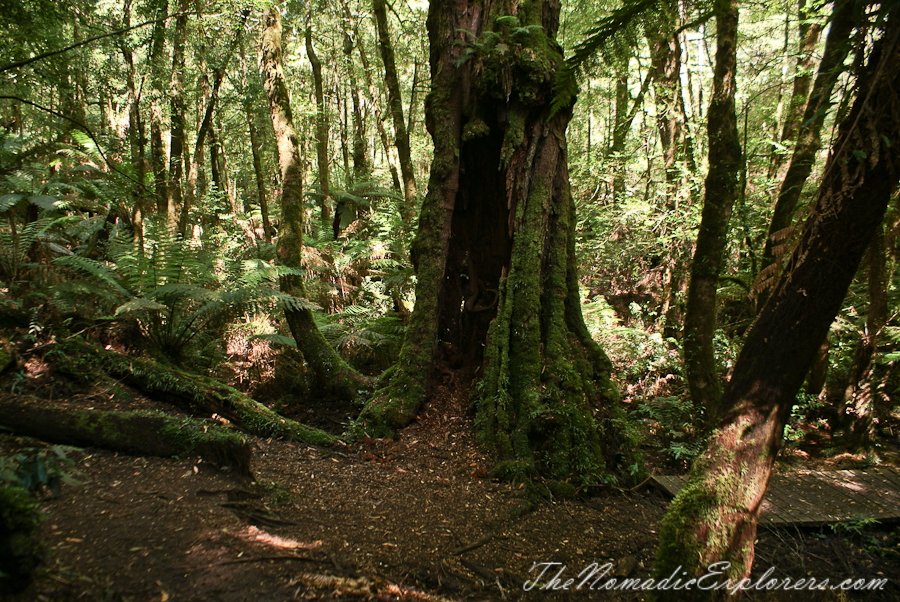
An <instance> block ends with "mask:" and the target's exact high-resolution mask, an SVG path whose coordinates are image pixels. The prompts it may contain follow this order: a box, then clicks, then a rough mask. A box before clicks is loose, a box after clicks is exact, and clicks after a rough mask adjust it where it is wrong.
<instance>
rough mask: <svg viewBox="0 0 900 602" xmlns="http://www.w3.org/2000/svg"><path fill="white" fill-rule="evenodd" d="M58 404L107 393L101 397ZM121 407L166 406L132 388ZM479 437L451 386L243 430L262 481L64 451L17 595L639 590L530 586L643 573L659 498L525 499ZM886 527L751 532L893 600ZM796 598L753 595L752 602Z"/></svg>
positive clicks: (580, 594) (504, 595)
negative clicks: (283, 436) (290, 428)
mask: <svg viewBox="0 0 900 602" xmlns="http://www.w3.org/2000/svg"><path fill="white" fill-rule="evenodd" d="M0 385H2V386H6V387H7V388H8V386H9V385H8V383H0ZM69 401H70V402H71V403H74V404H77V405H83V406H85V407H95V406H103V405H104V404H106V405H109V404H112V403H114V402H113V401H111V400H109V399H103V398H101V397H99V396H98V395H97V394H96V392H95V393H94V394H90V395H89V394H82V395H80V396H77V395H76V396H73V397H72V398H71V399H70V400H69ZM129 403H132V404H133V403H145V405H147V407H153V408H157V409H166V408H165V404H162V403H160V402H158V401H157V402H151V401H149V400H146V399H143V398H141V397H140V396H137V395H136V396H135V397H134V399H132V400H130V402H129ZM168 410H171V408H168ZM347 411H349V408H345V407H340V408H337V407H334V406H331V407H330V408H316V407H308V408H306V410H304V411H303V412H302V413H303V414H307V415H309V416H312V415H315V414H316V413H317V412H319V416H320V417H323V418H322V420H320V426H327V424H326V423H329V422H330V423H332V424H331V429H330V430H332V431H334V432H340V431H341V429H342V428H343V425H342V424H341V423H342V419H341V415H342V414H343V413H346V412H347ZM296 417H297V418H299V419H301V420H302V419H304V418H303V416H302V415H297V416H296ZM472 431H473V427H472V422H471V417H470V415H469V411H468V404H467V402H466V401H465V400H463V399H458V398H453V397H452V396H451V395H449V393H446V392H445V395H443V396H440V397H439V398H438V399H437V400H435V401H434V402H433V403H432V404H431V406H430V407H429V408H428V409H427V410H426V411H425V413H424V414H423V415H422V416H421V417H420V418H419V420H418V421H416V422H415V423H413V425H411V426H410V427H408V428H407V429H405V430H404V431H403V432H402V433H401V434H400V435H399V437H398V438H397V439H394V440H371V439H365V440H362V441H360V442H357V443H353V444H349V445H344V446H340V447H338V448H336V449H319V448H314V447H310V446H307V445H298V444H295V443H291V442H286V441H279V440H262V439H252V442H253V443H252V445H253V448H254V454H253V464H252V469H253V473H254V475H255V481H250V480H249V479H243V478H240V477H237V476H236V475H234V474H231V473H228V472H222V471H219V470H217V469H215V468H213V467H212V466H211V465H209V464H206V463H203V462H199V461H197V460H196V459H162V458H138V457H130V456H125V455H120V454H115V453H112V452H106V451H97V450H83V451H80V452H73V458H74V459H76V463H77V469H78V471H79V474H78V475H77V478H78V479H79V480H80V482H81V484H80V485H78V486H65V487H64V489H63V492H62V496H61V497H60V498H59V499H45V500H43V501H42V503H41V508H42V510H43V511H44V512H45V514H46V520H45V522H44V524H43V527H42V534H41V537H42V540H43V541H44V542H45V543H46V544H47V546H48V548H49V550H50V551H51V554H50V556H49V560H48V562H47V563H46V565H45V568H44V570H42V572H41V573H40V575H39V577H38V578H37V579H36V581H35V582H34V583H33V584H32V585H31V586H30V587H29V589H28V590H26V592H24V593H23V594H20V595H18V596H16V597H14V598H12V600H13V601H14V602H25V601H26V600H28V601H31V600H47V601H56V600H59V601H64V600H65V601H68V600H72V601H74V600H122V601H129V600H132V601H135V602H137V601H141V602H143V601H151V600H152V601H162V602H165V601H170V600H171V601H181V600H186V601H194V600H196V601H201V600H209V601H221V602H230V601H243V600H254V601H256V602H263V601H268V600H272V601H275V600H279V601H280V600H304V599H329V600H333V599H338V600H351V599H352V600H359V599H375V600H443V599H446V600H532V599H533V600H543V599H559V600H563V599H566V600H568V599H598V600H600V599H602V600H610V599H618V600H642V599H644V594H642V593H640V592H622V591H618V592H606V591H591V590H590V589H589V588H587V587H585V588H583V589H582V590H579V591H558V592H551V591H543V590H541V589H540V588H539V587H538V588H533V589H531V591H525V586H526V585H527V584H528V582H529V580H531V579H534V578H535V577H536V576H537V574H538V572H539V570H540V569H534V566H535V563H544V562H557V563H561V565H564V566H565V567H566V577H576V576H577V574H578V573H580V572H581V571H582V570H584V569H585V568H586V567H588V566H590V565H591V563H595V562H596V563H598V565H601V566H602V565H604V564H605V563H607V562H609V563H611V569H610V572H609V574H608V577H616V578H619V579H621V578H623V577H628V578H637V579H645V578H647V577H649V574H650V571H651V569H652V564H653V558H654V554H655V552H656V542H657V531H658V524H659V521H660V519H661V518H662V516H663V514H664V513H665V511H666V508H667V504H668V502H667V501H666V500H665V499H664V498H663V497H662V496H661V495H660V494H658V493H656V492H655V491H651V490H650V489H649V488H644V489H640V490H638V491H622V490H616V489H613V488H608V489H604V488H600V489H592V490H591V491H592V493H594V494H595V495H594V496H592V497H585V498H581V499H577V500H563V499H553V500H543V501H540V502H538V503H536V504H535V503H533V502H531V501H529V500H528V499H527V498H526V497H525V496H524V491H523V489H520V488H519V487H518V486H515V485H512V484H509V483H503V482H497V481H494V480H492V479H490V478H488V469H489V467H490V461H489V458H488V457H486V456H484V455H482V454H481V453H480V452H479V451H478V449H477V448H476V446H475V443H474V439H473V435H472ZM23 445H33V441H29V440H24V439H20V438H15V437H10V436H3V437H2V438H0V453H3V454H5V453H8V452H11V451H14V450H16V449H17V448H20V447H21V446H23ZM897 538H898V535H897V534H896V533H895V532H894V531H892V530H891V529H890V528H889V527H881V526H872V525H864V524H855V525H848V526H845V527H842V528H838V529H837V530H834V529H831V528H824V529H823V528H820V529H816V530H806V531H803V530H796V529H779V530H773V531H768V530H762V531H760V534H759V541H758V544H757V562H756V570H755V575H761V574H763V573H764V572H765V571H766V570H767V569H768V568H769V567H774V568H775V573H774V576H776V577H782V578H783V577H790V578H792V579H799V578H806V577H815V578H816V579H817V580H821V579H824V578H828V579H829V580H831V581H832V582H835V581H836V580H837V581H840V580H842V579H844V578H854V579H855V578H866V579H869V578H873V577H885V578H888V579H889V580H890V581H889V583H888V585H887V586H886V588H885V589H884V590H883V591H882V592H865V593H858V594H857V593H851V595H850V596H849V598H841V597H840V596H838V595H836V594H834V593H833V592H815V593H810V592H803V596H804V598H803V599H810V600H840V599H859V600H896V599H900V562H898V558H897V556H896V554H897V546H898V542H897ZM533 569H534V570H533ZM796 596H797V594H796V593H785V592H783V591H781V592H755V591H754V592H749V593H748V596H747V598H746V599H750V600H782V599H784V600H787V599H794V598H796Z"/></svg>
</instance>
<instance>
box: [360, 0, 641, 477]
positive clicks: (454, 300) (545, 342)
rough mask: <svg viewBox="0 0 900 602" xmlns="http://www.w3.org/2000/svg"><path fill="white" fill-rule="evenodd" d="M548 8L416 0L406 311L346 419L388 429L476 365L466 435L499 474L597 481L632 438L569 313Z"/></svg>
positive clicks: (565, 190) (563, 180) (563, 159)
mask: <svg viewBox="0 0 900 602" xmlns="http://www.w3.org/2000/svg"><path fill="white" fill-rule="evenodd" d="M559 8H560V6H559V4H558V3H557V2H551V1H546V2H541V1H538V0H533V1H527V2H526V1H523V2H519V3H513V4H509V3H505V2H499V1H492V0H485V1H476V0H456V1H450V0H442V1H434V2H431V3H430V5H429V15H428V30H429V39H430V45H431V72H432V86H431V93H430V94H429V96H428V98H427V100H426V120H427V124H428V128H429V131H430V133H431V136H432V139H433V140H434V144H435V154H434V160H433V162H432V165H431V174H430V181H429V188H428V194H427V196H426V198H425V200H424V203H423V206H422V212H421V216H420V221H419V230H418V233H417V236H416V240H415V242H414V245H413V249H412V257H413V262H414V265H415V267H416V274H417V286H416V307H415V310H414V312H413V315H412V316H411V318H410V324H409V329H408V331H407V337H406V341H405V343H404V346H403V349H402V351H401V354H400V359H399V361H398V363H397V365H396V366H394V367H393V368H392V369H391V370H390V371H389V373H387V374H386V376H385V377H384V378H383V380H382V382H381V388H380V389H379V390H378V391H377V392H376V395H375V397H374V399H373V400H372V401H371V402H370V403H369V405H368V406H367V407H366V408H365V410H364V411H363V414H362V415H361V417H360V420H359V422H358V428H359V429H360V430H361V431H365V432H368V433H371V434H377V435H384V434H386V433H390V432H391V431H392V430H393V429H396V428H399V427H402V426H403V425H405V424H407V423H409V422H410V421H411V420H412V419H413V418H414V417H415V415H416V413H417V412H418V411H419V408H420V407H421V405H422V403H423V402H424V401H425V400H426V399H427V397H428V396H429V394H431V393H432V392H433V391H434V390H435V388H436V387H438V386H440V385H441V384H449V383H455V384H459V383H460V382H471V380H472V376H473V375H474V377H475V378H476V379H478V378H480V381H481V382H480V384H479V385H478V389H477V391H476V392H475V393H476V394H475V397H476V399H477V410H476V412H477V415H476V422H477V428H478V436H479V440H480V441H481V442H482V443H483V444H484V445H485V446H487V447H489V448H491V449H493V450H494V451H495V452H496V453H497V455H498V456H499V458H500V460H501V464H500V465H498V469H499V470H498V472H502V473H504V474H505V475H506V476H514V477H518V476H524V475H527V474H529V473H531V472H532V471H533V470H535V469H537V470H538V471H540V472H542V473H543V474H545V475H548V476H551V477H553V478H560V479H568V478H572V479H574V480H576V481H596V480H600V479H604V478H607V477H608V476H609V472H608V470H607V469H608V468H610V466H609V464H608V461H609V460H612V459H614V458H615V459H617V461H619V462H621V461H622V459H623V458H622V457H621V456H618V457H617V454H619V452H620V451H624V454H626V455H627V454H629V453H631V451H632V450H634V449H635V446H630V445H628V444H627V443H624V442H623V438H622V436H623V433H622V425H623V423H624V421H623V420H618V418H621V414H620V411H621V410H620V408H619V406H618V395H617V392H616V391H615V390H614V388H613V386H612V384H611V383H610V369H611V364H610V362H609V360H608V358H607V357H606V355H605V354H604V353H603V351H602V350H601V349H600V347H599V346H598V345H597V344H596V343H595V342H594V341H593V340H592V339H591V337H590V335H589V333H588V331H587V328H586V327H585V324H584V320H583V317H582V314H581V305H580V300H579V292H578V273H577V266H576V261H575V240H574V239H575V237H574V230H575V207H574V203H573V200H572V197H571V194H570V190H569V174H568V167H567V156H566V139H565V136H566V126H567V124H568V121H569V119H570V116H571V108H570V107H563V108H562V110H560V111H557V112H555V113H553V112H552V111H551V102H552V99H553V90H552V88H553V81H554V77H555V74H556V72H557V69H558V68H559V67H560V65H561V64H562V50H561V48H560V46H559V45H558V44H557V42H556V33H557V28H558V24H559ZM510 10H512V14H509V11H510ZM601 432H602V435H601ZM628 462H629V463H630V464H633V461H632V460H628Z"/></svg>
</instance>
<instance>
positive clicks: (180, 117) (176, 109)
mask: <svg viewBox="0 0 900 602" xmlns="http://www.w3.org/2000/svg"><path fill="white" fill-rule="evenodd" d="M187 2H188V0H182V1H181V3H180V4H179V9H180V10H182V11H187V10H188V9H189V8H190V7H189V6H188V3H187ZM187 19H188V18H187V15H185V14H182V15H179V16H178V17H176V18H175V33H174V35H173V37H172V80H171V87H170V88H169V91H170V95H171V98H170V108H171V115H170V120H171V130H170V132H169V186H168V194H167V197H166V201H167V203H166V216H167V220H168V223H169V224H171V225H172V226H173V227H175V226H176V225H177V218H176V212H177V211H178V210H179V209H180V208H181V205H182V203H183V195H182V178H183V174H184V135H185V131H184V127H185V124H184V122H185V110H186V102H185V99H184V70H185V61H184V46H185V40H186V38H187Z"/></svg>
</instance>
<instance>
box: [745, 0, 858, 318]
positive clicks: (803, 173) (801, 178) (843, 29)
mask: <svg viewBox="0 0 900 602" xmlns="http://www.w3.org/2000/svg"><path fill="white" fill-rule="evenodd" d="M853 11H854V3H853V2H852V1H851V0H837V1H836V2H835V3H834V9H833V14H832V19H831V28H830V29H829V31H828V37H827V38H826V41H825V54H824V55H823V56H822V61H821V62H820V63H819V69H818V72H817V73H816V79H815V82H814V83H813V88H812V92H811V93H810V95H809V99H808V100H807V102H806V109H805V110H804V111H803V119H802V121H801V125H800V128H799V132H798V134H797V142H796V144H795V145H794V152H793V155H792V156H791V162H790V164H789V166H788V168H787V171H786V172H785V174H784V179H783V180H782V181H781V187H780V189H779V192H778V200H777V201H776V203H775V210H774V212H773V214H772V221H771V223H770V224H769V232H768V234H767V236H766V246H765V248H764V249H763V256H762V263H761V265H760V271H759V275H758V277H757V282H756V283H755V285H754V289H756V290H758V291H760V293H761V294H760V303H759V307H760V308H762V306H763V305H764V303H765V299H766V297H767V295H768V291H767V290H766V289H767V288H768V285H769V284H771V283H774V282H775V279H776V278H777V276H778V271H779V265H778V263H777V262H776V260H777V258H778V256H780V255H784V254H785V251H784V247H785V245H784V244H783V243H784V242H785V241H786V240H787V239H788V238H789V236H788V234H789V232H788V229H789V228H790V227H791V223H792V222H793V219H794V213H795V212H796V210H797V204H798V202H799V201H800V193H801V192H803V185H804V184H805V183H806V180H807V178H809V174H810V173H811V172H812V168H813V164H814V163H815V160H816V152H817V151H818V150H819V147H820V146H821V144H822V141H821V138H820V134H821V130H822V125H823V124H824V122H825V116H826V115H827V110H826V107H827V106H828V105H829V103H830V101H831V92H832V90H833V89H834V85H835V83H837V80H838V77H839V76H840V74H841V72H842V67H843V64H844V59H845V58H846V57H847V53H848V51H849V49H850V48H849V43H848V42H849V38H850V34H851V32H852V31H853V28H854V23H855V19H854V12H853ZM791 102H792V103H793V99H792V101H791ZM779 246H780V247H781V250H780V252H779V249H778V247H779Z"/></svg>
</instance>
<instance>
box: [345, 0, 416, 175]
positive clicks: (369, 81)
mask: <svg viewBox="0 0 900 602" xmlns="http://www.w3.org/2000/svg"><path fill="white" fill-rule="evenodd" d="M342 6H343V8H344V14H345V16H347V18H348V19H349V15H350V9H349V7H348V6H347V3H346V1H343V2H342ZM353 31H354V36H355V38H356V48H357V50H358V51H359V60H360V62H361V63H362V66H363V73H365V77H366V87H367V88H368V90H369V102H370V103H371V105H372V107H373V109H374V112H375V127H376V129H377V130H378V138H379V139H380V140H381V147H382V149H383V150H384V156H385V160H386V161H387V164H388V169H389V171H390V172H391V182H393V184H394V188H395V189H396V190H397V191H400V192H402V191H403V185H402V184H401V183H400V176H399V175H398V174H397V167H396V166H395V165H394V161H393V159H392V158H391V151H390V143H389V142H388V137H387V132H386V131H385V129H384V118H383V117H382V114H381V109H380V107H379V103H378V94H379V93H378V87H377V86H376V85H375V82H374V80H373V78H372V66H371V64H370V63H369V56H368V55H367V54H366V49H365V46H364V45H363V43H362V40H361V38H360V35H359V29H358V28H357V27H356V23H355V22H354V29H353Z"/></svg>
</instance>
